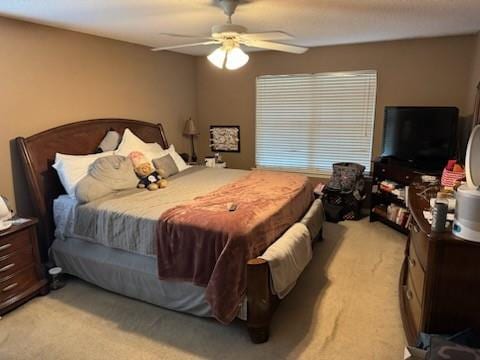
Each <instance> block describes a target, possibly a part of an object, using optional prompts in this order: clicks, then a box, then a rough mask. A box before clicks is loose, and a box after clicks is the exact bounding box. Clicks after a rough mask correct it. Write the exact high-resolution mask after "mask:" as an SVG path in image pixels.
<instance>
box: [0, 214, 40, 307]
mask: <svg viewBox="0 0 480 360" xmlns="http://www.w3.org/2000/svg"><path fill="white" fill-rule="evenodd" d="M36 224H37V220H35V219H29V220H28V221H27V222H25V223H23V224H21V225H13V226H12V227H10V228H9V229H7V230H4V231H0V315H3V314H5V313H6V312H8V311H10V310H12V309H14V308H15V307H17V306H19V305H21V304H23V303H24V302H26V301H27V300H29V299H31V298H32V297H34V296H36V295H39V294H40V295H46V294H47V293H48V282H47V280H46V277H45V273H44V270H43V266H42V264H41V262H40V255H39V251H38V243H37V230H36Z"/></svg>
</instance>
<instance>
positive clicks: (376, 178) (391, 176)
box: [370, 158, 438, 234]
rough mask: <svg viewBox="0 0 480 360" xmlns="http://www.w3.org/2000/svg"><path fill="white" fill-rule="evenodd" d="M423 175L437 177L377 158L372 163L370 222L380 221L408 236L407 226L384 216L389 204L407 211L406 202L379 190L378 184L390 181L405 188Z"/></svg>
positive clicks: (389, 160) (392, 161) (390, 160)
mask: <svg viewBox="0 0 480 360" xmlns="http://www.w3.org/2000/svg"><path fill="white" fill-rule="evenodd" d="M425 174H428V175H438V174H436V173H427V172H422V171H418V170H415V169H412V168H410V167H408V166H405V165H404V164H402V163H399V162H396V161H394V160H392V159H384V158H379V159H377V160H375V161H374V162H373V177H372V198H371V205H370V221H371V222H373V221H380V222H382V223H384V224H386V225H388V226H390V227H391V228H393V229H395V230H397V231H400V232H402V233H404V234H408V229H407V226H402V225H399V224H397V223H396V222H394V221H391V220H390V219H388V218H387V214H386V213H387V211H386V209H387V207H388V206H389V205H390V204H395V205H398V206H400V207H402V208H404V209H407V210H408V206H407V204H406V202H405V201H404V200H403V199H400V198H398V197H397V196H395V195H394V194H392V193H390V192H388V191H385V190H383V189H380V183H381V182H382V181H384V180H391V181H394V182H396V183H398V184H399V185H400V186H401V187H407V186H410V185H411V184H412V183H413V182H414V181H420V176H422V175H425ZM407 224H408V221H407Z"/></svg>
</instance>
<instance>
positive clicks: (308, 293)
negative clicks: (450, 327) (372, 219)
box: [0, 220, 405, 360]
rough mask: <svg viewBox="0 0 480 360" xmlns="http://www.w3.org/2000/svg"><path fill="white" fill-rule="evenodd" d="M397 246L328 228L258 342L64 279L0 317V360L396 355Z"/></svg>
mask: <svg viewBox="0 0 480 360" xmlns="http://www.w3.org/2000/svg"><path fill="white" fill-rule="evenodd" d="M404 245H405V237H404V236H402V235H400V234H398V233H396V232H394V231H393V230H391V229H389V228H387V227H385V226H384V225H382V224H380V223H373V224H370V223H369V222H368V220H362V221H360V222H343V223H340V224H327V225H326V229H325V240H324V241H323V242H322V243H318V244H316V246H315V251H314V258H313V260H312V263H311V264H310V265H309V267H308V268H307V269H306V270H305V272H304V274H303V276H302V278H301V280H300V281H299V282H298V284H297V286H296V288H295V289H294V291H293V292H292V293H291V294H290V295H289V296H288V297H287V299H285V300H284V301H283V302H282V303H281V305H280V307H279V308H278V310H277V312H276V314H275V318H274V321H273V325H272V331H271V338H270V340H269V342H268V343H265V344H262V345H254V344H252V343H250V340H249V338H248V335H247V332H246V331H245V328H244V324H243V323H242V322H240V321H239V322H236V323H234V324H232V325H230V326H223V325H220V324H219V323H216V322H214V321H212V320H210V319H203V318H197V317H194V316H189V315H185V314H180V313H176V312H173V311H168V310H165V309H161V308H158V307H155V306H151V305H148V304H145V303H142V302H139V301H136V300H132V299H128V298H125V297H122V296H118V295H115V294H112V293H109V292H107V291H104V290H101V289H99V288H96V287H94V286H91V285H88V284H86V283H85V282H82V281H80V280H74V279H72V280H70V281H69V282H68V284H67V286H66V287H65V288H63V289H62V290H59V291H57V292H52V293H50V295H48V296H46V297H42V298H36V299H35V300H32V301H30V302H29V303H27V304H26V305H24V306H22V307H20V308H18V309H16V310H14V311H13V312H11V313H10V314H7V315H6V316H5V317H4V318H3V319H2V320H0V359H2V360H5V359H22V360H24V359H36V360H37V359H116V360H117V359H128V360H133V359H199V358H200V359H262V360H267V359H319V360H321V359H325V360H335V359H342V360H343V359H346V360H347V359H348V360H353V359H355V360H357V359H368V360H375V359H378V360H389V359H392V360H394V359H401V358H402V354H403V345H404V342H405V340H404V335H403V329H402V325H401V320H400V312H399V304H398V289H397V286H398V277H399V272H400V266H401V261H402V256H403V251H404Z"/></svg>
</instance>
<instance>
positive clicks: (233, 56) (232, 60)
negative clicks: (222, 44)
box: [225, 46, 249, 70]
mask: <svg viewBox="0 0 480 360" xmlns="http://www.w3.org/2000/svg"><path fill="white" fill-rule="evenodd" d="M248 59H249V56H248V55H247V54H245V53H244V52H243V51H242V49H240V47H239V46H235V47H234V48H233V49H231V50H230V51H228V52H227V62H226V63H225V67H226V68H227V69H228V70H236V69H239V68H241V67H242V66H243V65H245V64H246V63H247V62H248Z"/></svg>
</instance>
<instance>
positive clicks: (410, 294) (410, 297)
mask: <svg viewBox="0 0 480 360" xmlns="http://www.w3.org/2000/svg"><path fill="white" fill-rule="evenodd" d="M407 299H408V300H412V299H413V292H412V290H410V289H407Z"/></svg>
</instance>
